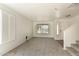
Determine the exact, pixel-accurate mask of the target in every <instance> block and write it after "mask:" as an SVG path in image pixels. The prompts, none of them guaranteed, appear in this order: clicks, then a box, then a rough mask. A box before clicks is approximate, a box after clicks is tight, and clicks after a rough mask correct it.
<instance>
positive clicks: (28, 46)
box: [4, 38, 70, 56]
mask: <svg viewBox="0 0 79 59" xmlns="http://www.w3.org/2000/svg"><path fill="white" fill-rule="evenodd" d="M4 56H70V54H69V53H68V52H67V51H65V50H63V48H62V46H61V45H60V44H59V43H58V42H57V41H55V40H54V39H51V38H32V39H30V40H29V41H26V42H25V43H23V44H22V45H20V46H19V47H17V48H15V49H13V50H11V51H10V52H8V53H6V54H5V55H4Z"/></svg>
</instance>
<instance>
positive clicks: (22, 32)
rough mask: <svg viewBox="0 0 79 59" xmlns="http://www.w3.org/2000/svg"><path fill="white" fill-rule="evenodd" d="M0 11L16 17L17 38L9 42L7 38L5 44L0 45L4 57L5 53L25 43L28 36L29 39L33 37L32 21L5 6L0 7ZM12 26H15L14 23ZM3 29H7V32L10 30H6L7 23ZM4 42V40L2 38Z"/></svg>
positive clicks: (0, 53) (0, 52)
mask: <svg viewBox="0 0 79 59" xmlns="http://www.w3.org/2000/svg"><path fill="white" fill-rule="evenodd" d="M0 9H2V10H3V11H6V12H7V13H10V14H11V15H14V16H15V38H14V39H11V38H10V40H8V38H6V39H4V40H6V41H5V43H3V44H0V55H3V54H4V53H6V52H8V51H9V50H12V49H13V48H15V47H17V46H18V45H20V44H22V43H23V42H25V40H26V39H25V37H26V35H27V36H28V39H30V38H31V37H32V21H31V20H28V19H27V18H25V17H23V16H22V15H20V14H19V13H17V12H16V11H14V10H12V9H10V8H8V7H6V6H4V5H0ZM2 15H3V16H4V14H2ZM4 18H5V17H3V19H4ZM0 20H1V19H0ZM5 20H6V19H5ZM7 21H9V20H7ZM3 22H5V21H3ZM7 24H8V23H7ZM2 25H3V24H2ZM10 26H11V27H13V26H14V25H13V23H10ZM3 27H4V28H5V30H7V29H8V28H6V24H5V23H4V25H3ZM7 27H8V25H7ZM11 27H9V28H10V30H11V32H12V31H13V30H12V29H11ZM0 29H1V27H0ZM0 33H1V32H0ZM2 33H3V32H2ZM10 34H11V35H12V33H10ZM7 35H8V34H7ZM3 37H4V35H3ZM2 40H3V38H2ZM7 40H8V41H7Z"/></svg>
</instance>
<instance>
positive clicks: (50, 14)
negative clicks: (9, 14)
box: [5, 3, 79, 20]
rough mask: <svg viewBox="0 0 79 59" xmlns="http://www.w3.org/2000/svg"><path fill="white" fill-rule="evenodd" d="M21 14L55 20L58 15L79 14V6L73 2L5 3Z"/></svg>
mask: <svg viewBox="0 0 79 59" xmlns="http://www.w3.org/2000/svg"><path fill="white" fill-rule="evenodd" d="M5 5H7V6H8V7H10V8H12V9H14V10H15V11H17V12H19V13H20V14H22V15H24V16H26V17H29V18H31V19H32V20H54V19H56V18H57V17H59V18H64V17H65V16H66V15H68V14H71V15H72V16H75V15H77V14H79V12H78V10H79V7H76V6H72V7H70V8H68V7H69V6H71V3H30V4H21V3H19V4H18V3H17V4H5Z"/></svg>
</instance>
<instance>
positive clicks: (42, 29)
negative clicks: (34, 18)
mask: <svg viewBox="0 0 79 59" xmlns="http://www.w3.org/2000/svg"><path fill="white" fill-rule="evenodd" d="M36 32H37V33H38V34H48V24H37V30H36Z"/></svg>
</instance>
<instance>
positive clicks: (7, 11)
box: [0, 3, 79, 56]
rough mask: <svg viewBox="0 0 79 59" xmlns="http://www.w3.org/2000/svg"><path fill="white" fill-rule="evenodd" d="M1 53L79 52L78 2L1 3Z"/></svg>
mask: <svg viewBox="0 0 79 59" xmlns="http://www.w3.org/2000/svg"><path fill="white" fill-rule="evenodd" d="M0 55H1V56H79V3H4V4H0Z"/></svg>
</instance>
